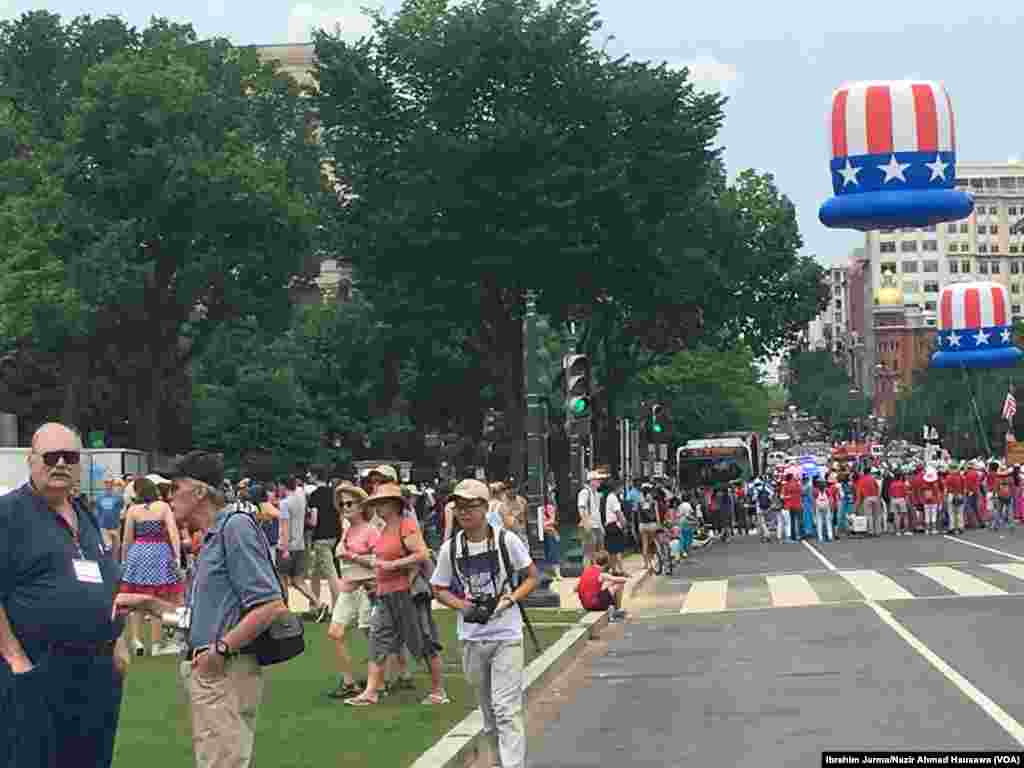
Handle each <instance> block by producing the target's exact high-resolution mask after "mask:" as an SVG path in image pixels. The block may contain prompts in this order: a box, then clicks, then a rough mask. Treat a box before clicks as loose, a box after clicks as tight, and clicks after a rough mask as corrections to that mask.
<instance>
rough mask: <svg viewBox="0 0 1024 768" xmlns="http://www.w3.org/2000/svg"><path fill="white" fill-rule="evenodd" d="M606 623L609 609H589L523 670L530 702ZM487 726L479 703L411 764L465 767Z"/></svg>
mask: <svg viewBox="0 0 1024 768" xmlns="http://www.w3.org/2000/svg"><path fill="white" fill-rule="evenodd" d="M606 626H608V614H607V612H605V611H599V612H593V613H587V614H585V615H584V616H583V618H581V619H580V620H579V621H578V622H576V624H575V625H574V627H573V628H572V629H570V630H568V631H567V632H566V633H565V634H564V635H562V636H561V637H560V638H559V639H558V642H556V643H555V644H554V645H552V646H551V647H550V648H548V649H547V650H546V651H544V653H543V654H541V656H540V657H539V658H537V659H534V660H533V662H532V663H531V664H530V665H529V666H528V667H527V668H526V669H525V670H524V673H523V678H524V688H525V693H526V700H527V702H529V701H530V700H532V699H533V697H535V696H536V695H537V694H539V693H540V692H541V690H543V688H544V685H545V684H546V683H547V682H548V681H549V680H551V679H552V678H554V677H555V676H557V675H558V674H559V673H560V672H561V671H562V670H564V669H565V668H566V667H567V666H569V664H571V663H572V661H573V659H575V658H576V656H578V655H579V653H580V651H582V650H583V647H584V646H585V645H586V643H587V641H588V640H592V639H594V638H596V637H597V636H598V635H600V633H601V630H602V629H604V628H605V627H606ZM483 730H484V720H483V715H482V714H481V713H480V709H479V707H478V708H477V709H474V710H473V711H472V712H470V713H469V715H467V716H466V717H465V719H463V720H462V722H460V723H457V724H456V725H455V727H453V728H452V729H451V730H450V731H448V733H446V734H445V735H444V736H442V737H441V739H440V740H439V741H438V742H437V743H436V744H434V746H432V747H431V748H430V749H428V750H427V751H426V752H424V753H423V754H422V755H420V756H419V757H418V758H417V759H416V762H414V763H413V764H412V765H411V766H410V768H463V767H464V766H465V765H466V763H467V761H468V760H469V759H475V757H476V753H477V750H478V746H479V743H480V741H481V740H482V737H483Z"/></svg>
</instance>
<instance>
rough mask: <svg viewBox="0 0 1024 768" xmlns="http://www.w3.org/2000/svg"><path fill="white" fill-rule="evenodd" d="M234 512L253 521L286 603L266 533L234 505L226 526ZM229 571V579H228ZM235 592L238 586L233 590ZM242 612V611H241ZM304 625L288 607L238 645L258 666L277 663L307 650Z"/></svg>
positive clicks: (224, 548)
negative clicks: (258, 633)
mask: <svg viewBox="0 0 1024 768" xmlns="http://www.w3.org/2000/svg"><path fill="white" fill-rule="evenodd" d="M235 515H245V517H246V518H247V519H248V520H249V522H250V523H252V525H253V527H254V528H255V529H256V533H257V534H258V535H259V537H260V539H261V540H262V541H263V543H264V544H265V545H266V548H267V557H268V558H269V560H270V567H271V568H273V569H274V576H276V577H277V584H278V586H279V587H280V588H281V597H282V598H283V599H284V604H285V605H288V591H287V590H286V589H285V588H284V583H283V582H282V581H281V574H280V573H278V570H277V566H276V565H274V558H273V556H272V555H271V552H270V543H269V542H268V541H267V537H266V536H264V535H263V531H262V530H261V529H260V527H259V525H257V523H256V521H255V520H254V519H253V517H252V515H251V514H249V513H248V512H246V511H243V510H239V509H235V510H234V511H233V512H230V513H229V514H228V516H227V519H226V520H225V521H224V526H227V524H228V522H230V520H231V518H232V517H234V516H235ZM224 526H222V527H221V531H222V535H221V540H220V545H221V547H222V548H223V550H224V558H225V560H226V559H227V554H228V553H227V545H226V544H225V543H224V537H223V530H224ZM230 578H231V577H230V573H229V575H228V579H229V580H230ZM236 592H237V590H236ZM242 615H243V616H244V615H245V614H242ZM305 634H306V629H305V627H304V626H303V624H302V619H300V618H299V617H298V616H296V615H295V614H294V613H293V612H292V611H291V610H289V611H288V612H287V613H285V614H283V615H281V616H279V617H278V618H276V619H274V621H273V623H272V624H271V625H270V626H269V627H267V628H266V629H265V630H263V632H261V633H260V635H259V636H258V637H257V638H256V639H255V640H253V641H252V642H251V643H249V645H247V646H245V648H243V649H241V650H240V651H239V652H240V653H247V654H252V655H254V656H255V657H256V660H257V661H258V662H259V664H260V666H261V667H269V666H271V665H273V664H280V663H281V662H283V661H288V660H289V659H294V658H295V657H296V656H298V655H300V654H301V653H302V652H303V651H305V650H306V637H305Z"/></svg>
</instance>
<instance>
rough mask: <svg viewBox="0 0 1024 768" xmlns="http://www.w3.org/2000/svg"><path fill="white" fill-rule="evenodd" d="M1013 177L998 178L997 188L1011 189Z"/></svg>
mask: <svg viewBox="0 0 1024 768" xmlns="http://www.w3.org/2000/svg"><path fill="white" fill-rule="evenodd" d="M1016 180H1017V179H1016V177H1015V176H1000V177H999V188H1000V189H1013V188H1014V186H1015V185H1014V182H1015V181H1016Z"/></svg>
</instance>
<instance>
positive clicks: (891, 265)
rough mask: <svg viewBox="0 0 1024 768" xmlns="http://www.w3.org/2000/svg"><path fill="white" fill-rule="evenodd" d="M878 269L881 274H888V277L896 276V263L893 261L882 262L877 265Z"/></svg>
mask: <svg viewBox="0 0 1024 768" xmlns="http://www.w3.org/2000/svg"><path fill="white" fill-rule="evenodd" d="M878 268H879V270H881V271H882V273H883V274H884V273H886V272H888V273H889V274H890V275H895V274H896V262H895V261H883V262H882V263H881V264H879V265H878Z"/></svg>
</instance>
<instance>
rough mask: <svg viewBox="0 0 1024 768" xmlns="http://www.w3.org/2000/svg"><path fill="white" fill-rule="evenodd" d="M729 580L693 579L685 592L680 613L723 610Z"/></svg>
mask: <svg viewBox="0 0 1024 768" xmlns="http://www.w3.org/2000/svg"><path fill="white" fill-rule="evenodd" d="M728 592H729V580H728V579H718V580H714V581H695V582H693V585H692V586H691V587H690V591H689V592H687V593H686V599H685V600H684V601H683V608H682V610H680V611H679V612H680V613H712V612H714V611H724V610H725V598H726V595H727V594H728Z"/></svg>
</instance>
